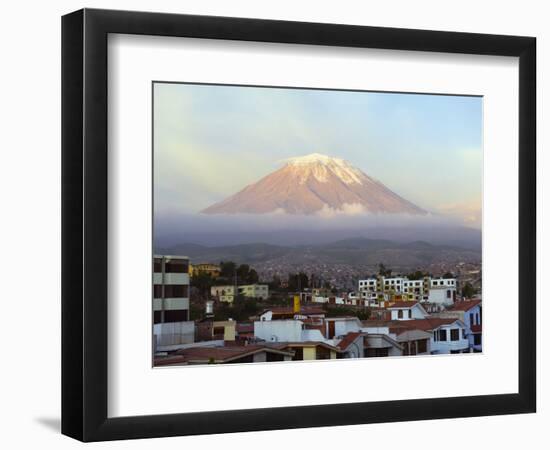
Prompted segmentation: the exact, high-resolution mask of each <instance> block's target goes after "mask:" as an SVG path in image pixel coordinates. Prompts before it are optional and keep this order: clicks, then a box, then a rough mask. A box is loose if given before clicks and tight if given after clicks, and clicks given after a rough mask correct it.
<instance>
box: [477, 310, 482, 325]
mask: <svg viewBox="0 0 550 450" xmlns="http://www.w3.org/2000/svg"><path fill="white" fill-rule="evenodd" d="M480 323H481V322H480V321H479V313H477V314H476V324H477V325H479V324H480Z"/></svg>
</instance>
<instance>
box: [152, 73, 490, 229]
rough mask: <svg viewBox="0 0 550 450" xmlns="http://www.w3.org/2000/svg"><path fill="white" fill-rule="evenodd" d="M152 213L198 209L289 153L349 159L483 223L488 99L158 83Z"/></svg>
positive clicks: (419, 197) (427, 203)
mask: <svg viewBox="0 0 550 450" xmlns="http://www.w3.org/2000/svg"><path fill="white" fill-rule="evenodd" d="M153 89H154V115H153V125H154V191H155V197H154V201H155V203H154V208H155V211H154V213H155V216H156V217H170V216H173V217H175V216H178V215H181V214H195V213H198V211H200V210H202V209H204V208H206V207H208V206H210V205H212V204H213V203H216V202H218V201H220V200H223V199H224V198H226V197H228V196H230V195H232V194H234V193H236V192H237V191H239V190H241V189H242V188H243V187H245V186H246V185H248V184H251V183H254V182H256V181H258V180H259V179H260V178H262V177H263V176H265V175H268V174H269V173H271V172H273V171H274V170H276V169H278V168H280V167H281V166H282V165H283V164H284V161H285V160H286V159H287V158H291V157H296V156H303V155H307V154H310V153H322V154H326V155H329V156H332V157H338V158H343V159H345V160H347V161H348V162H350V163H351V164H352V165H354V166H356V167H358V168H359V169H361V170H362V171H363V172H365V173H366V174H367V175H369V176H371V177H374V178H376V179H378V180H379V181H381V182H382V183H384V184H385V185H386V186H387V187H388V188H390V189H391V190H393V191H394V192H396V193H397V194H399V195H401V196H402V197H404V198H405V199H407V200H409V201H411V202H413V203H415V204H416V205H418V206H420V207H421V208H423V209H425V210H428V211H432V212H435V213H442V214H446V215H450V216H452V217H456V218H458V219H459V220H460V221H462V222H463V223H464V224H465V225H468V226H472V227H479V226H480V217H481V214H480V211H481V189H482V157H483V152H482V102H483V100H482V98H480V97H463V96H442V95H425V94H422V95H420V94H402V93H375V92H359V91H353V92H347V91H328V90H308V89H285V88H267V87H239V86H214V85H194V84H176V83H155V84H154V87H153Z"/></svg>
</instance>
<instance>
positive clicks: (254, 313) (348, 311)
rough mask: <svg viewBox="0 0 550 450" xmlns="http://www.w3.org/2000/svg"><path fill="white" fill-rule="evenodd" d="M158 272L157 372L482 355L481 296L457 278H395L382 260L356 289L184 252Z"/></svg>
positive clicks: (161, 259) (159, 263) (163, 258)
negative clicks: (268, 276) (264, 273)
mask: <svg viewBox="0 0 550 450" xmlns="http://www.w3.org/2000/svg"><path fill="white" fill-rule="evenodd" d="M153 269H154V274H153V314H152V316H153V355H154V357H153V360H154V366H163V367H166V366H186V365H193V364H229V363H252V362H282V361H312V360H329V359H342V358H370V357H388V356H416V355H441V354H459V353H479V352H481V351H482V300H481V293H480V290H479V289H475V288H473V286H472V285H471V284H470V283H460V282H459V281H458V280H457V279H456V277H454V276H453V274H452V273H446V274H444V275H442V276H431V275H430V274H429V273H427V272H422V271H415V272H414V273H410V274H399V275H394V274H392V271H391V270H389V269H387V268H386V267H385V266H384V265H383V264H380V267H379V271H378V273H377V274H371V275H369V276H366V277H365V278H363V279H360V280H359V281H358V283H357V285H356V289H355V290H354V291H350V290H347V289H338V286H331V285H329V284H325V285H324V286H322V287H318V286H317V287H312V286H315V283H314V282H312V281H311V280H314V278H315V277H314V275H310V276H309V277H308V276H307V275H306V274H303V273H298V274H289V276H288V279H287V280H277V282H273V280H270V281H269V282H267V281H261V280H259V276H258V274H257V273H256V272H255V270H254V269H253V268H251V267H250V266H248V265H246V264H241V265H239V266H237V264H235V263H232V262H220V263H213V262H197V263H191V261H190V260H189V258H188V257H185V256H175V255H156V256H155V257H154V261H153ZM461 284H462V285H461Z"/></svg>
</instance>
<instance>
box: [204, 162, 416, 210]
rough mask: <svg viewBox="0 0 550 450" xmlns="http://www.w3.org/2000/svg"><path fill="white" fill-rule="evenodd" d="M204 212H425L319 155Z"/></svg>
mask: <svg viewBox="0 0 550 450" xmlns="http://www.w3.org/2000/svg"><path fill="white" fill-rule="evenodd" d="M201 212H202V213H204V214H243V213H245V214H266V213H273V212H284V213H287V214H304V215H311V214H319V213H321V214H322V213H325V212H326V213H333V212H344V213H350V214H353V213H357V212H368V213H375V214H414V215H419V214H421V215H423V214H427V212H426V211H424V210H423V209H422V208H419V207H418V206H416V205H414V204H413V203H411V202H409V201H408V200H405V199H404V198H402V197H400V196H399V195H397V194H396V193H395V192H393V191H391V190H390V189H388V188H387V187H386V186H384V185H383V184H382V183H381V182H380V181H378V180H375V179H374V178H371V177H370V176H368V175H367V174H365V173H364V172H362V171H361V170H360V169H358V168H356V167H354V166H353V165H351V164H350V163H349V162H347V161H345V160H343V159H339V158H333V157H330V156H326V155H321V154H319V153H313V154H311V155H307V156H302V157H297V158H291V159H288V160H287V161H286V163H285V164H284V166H283V167H281V168H280V169H278V170H276V171H274V172H272V173H270V174H269V175H267V176H265V177H264V178H262V179H260V180H259V181H257V182H256V183H253V184H250V185H248V186H246V187H245V188H244V189H242V190H241V191H239V192H237V193H236V194H234V195H232V196H230V197H228V198H226V199H225V200H222V201H221V202H218V203H215V204H213V205H211V206H209V207H208V208H206V209H204V210H203V211H201Z"/></svg>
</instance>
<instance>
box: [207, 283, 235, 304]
mask: <svg viewBox="0 0 550 450" xmlns="http://www.w3.org/2000/svg"><path fill="white" fill-rule="evenodd" d="M235 292H236V289H235V286H232V285H226V286H212V287H211V288H210V295H211V296H212V297H216V298H217V299H218V300H219V301H220V302H227V303H233V300H235Z"/></svg>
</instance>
